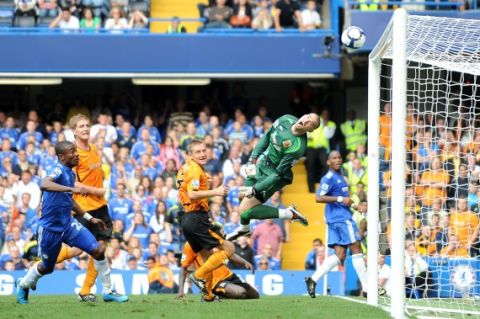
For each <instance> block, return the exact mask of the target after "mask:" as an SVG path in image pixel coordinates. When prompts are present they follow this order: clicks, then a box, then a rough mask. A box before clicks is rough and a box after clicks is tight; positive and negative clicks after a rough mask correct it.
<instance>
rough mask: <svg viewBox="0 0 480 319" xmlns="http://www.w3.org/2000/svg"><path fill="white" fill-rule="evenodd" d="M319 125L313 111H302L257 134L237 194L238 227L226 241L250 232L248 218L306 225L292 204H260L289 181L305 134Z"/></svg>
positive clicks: (300, 152) (299, 155)
mask: <svg viewBox="0 0 480 319" xmlns="http://www.w3.org/2000/svg"><path fill="white" fill-rule="evenodd" d="M319 126H320V118H319V117H318V115H317V114H315V113H310V114H305V115H303V116H302V117H300V118H299V119H298V118H296V117H295V116H293V115H284V116H282V117H280V118H279V119H277V120H276V121H275V122H274V123H273V125H272V127H271V128H270V129H269V130H268V131H267V132H266V133H265V134H264V135H263V136H262V137H260V139H259V141H258V142H257V145H256V146H255V148H254V150H253V152H252V155H251V156H250V160H249V163H248V164H247V165H246V166H245V175H247V179H246V181H245V186H242V187H241V188H240V196H243V199H242V201H241V203H240V208H239V209H240V212H241V215H240V217H241V226H240V228H238V229H237V230H236V231H235V232H233V233H232V234H231V235H230V236H229V237H228V240H234V239H236V238H238V237H240V236H248V235H250V220H251V219H270V218H282V219H291V220H293V221H298V222H300V223H301V224H303V225H305V226H307V225H308V221H307V219H306V218H305V217H304V216H303V215H302V214H300V212H299V211H298V210H296V209H295V207H294V206H293V205H292V206H290V207H288V208H286V209H278V208H274V207H270V206H267V205H262V203H264V202H265V201H267V200H268V199H269V198H270V196H272V195H273V193H275V192H276V191H279V190H281V189H282V188H283V187H284V186H286V185H289V184H291V183H292V180H293V173H292V167H293V166H294V165H295V163H296V162H297V161H298V160H299V159H300V158H301V157H302V156H303V154H304V153H305V148H306V143H307V134H306V133H307V132H312V131H314V130H315V129H316V128H318V127H319Z"/></svg>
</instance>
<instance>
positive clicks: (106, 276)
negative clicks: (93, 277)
mask: <svg viewBox="0 0 480 319" xmlns="http://www.w3.org/2000/svg"><path fill="white" fill-rule="evenodd" d="M93 264H94V265H95V269H96V270H97V272H98V275H99V276H100V281H101V282H102V293H104V294H109V293H110V292H112V280H111V278H110V267H109V266H108V262H107V258H105V259H103V260H96V259H94V261H93Z"/></svg>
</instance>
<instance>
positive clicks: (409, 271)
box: [405, 241, 430, 298]
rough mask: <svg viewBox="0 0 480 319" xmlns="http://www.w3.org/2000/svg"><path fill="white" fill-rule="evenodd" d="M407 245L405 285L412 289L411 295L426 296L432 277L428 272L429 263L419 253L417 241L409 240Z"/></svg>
mask: <svg viewBox="0 0 480 319" xmlns="http://www.w3.org/2000/svg"><path fill="white" fill-rule="evenodd" d="M405 246H406V247H407V250H406V252H405V277H406V278H405V285H406V288H408V289H410V290H411V293H410V296H413V295H417V292H418V296H416V297H419V298H421V297H426V294H427V292H428V286H429V282H430V279H429V278H428V277H429V274H428V264H427V262H426V261H425V259H423V258H422V257H421V256H420V255H419V254H417V250H416V247H415V243H414V242H412V241H408V242H407V243H406V244H405Z"/></svg>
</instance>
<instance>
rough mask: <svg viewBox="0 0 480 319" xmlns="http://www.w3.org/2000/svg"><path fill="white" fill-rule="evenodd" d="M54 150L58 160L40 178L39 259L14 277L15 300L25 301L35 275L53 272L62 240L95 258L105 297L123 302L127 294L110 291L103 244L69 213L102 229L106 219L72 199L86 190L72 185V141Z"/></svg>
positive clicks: (74, 156) (74, 154) (74, 158)
mask: <svg viewBox="0 0 480 319" xmlns="http://www.w3.org/2000/svg"><path fill="white" fill-rule="evenodd" d="M55 152H56V154H57V156H58V160H59V162H60V163H58V164H57V165H55V166H54V167H53V168H52V169H51V170H50V171H49V172H48V174H47V177H45V178H44V179H43V180H42V184H41V189H42V191H43V192H44V193H43V199H42V215H41V217H40V219H39V227H38V246H39V250H38V254H39V256H40V257H41V259H42V260H41V261H40V262H39V263H36V264H34V265H32V267H31V268H30V269H29V271H28V273H27V275H26V276H25V277H23V278H22V277H21V278H18V279H17V282H16V283H17V302H18V303H20V304H27V303H28V294H29V289H30V288H32V290H35V289H36V284H37V281H38V279H40V277H42V276H43V275H47V274H50V273H52V272H53V269H54V267H55V262H56V260H57V257H58V254H59V252H60V249H61V248H62V243H66V244H67V245H69V246H73V247H77V248H80V249H81V250H83V251H85V252H87V253H88V254H90V255H91V256H92V257H93V258H94V259H95V261H94V265H95V269H96V271H97V272H98V274H99V275H100V279H101V282H102V286H103V292H102V293H103V299H104V300H105V301H116V302H125V301H128V297H127V296H124V295H119V294H117V293H115V292H114V291H112V282H111V279H110V267H109V265H108V262H107V259H106V258H105V245H101V244H100V243H98V242H97V240H96V239H95V237H93V235H92V233H90V232H89V231H88V230H87V229H86V228H85V227H84V226H82V224H80V223H79V222H78V221H77V220H76V219H74V218H73V217H72V214H71V211H72V210H73V211H74V212H75V213H76V214H78V215H80V216H82V217H83V218H85V219H86V220H88V221H89V222H90V223H91V224H94V225H97V226H98V227H100V228H101V229H105V228H106V225H105V223H104V222H103V221H102V220H100V219H97V218H93V217H92V216H91V215H89V214H88V213H85V211H84V210H83V209H81V208H80V206H79V205H78V204H77V203H76V202H75V201H74V200H73V199H72V196H73V193H75V194H86V189H84V188H82V187H75V186H74V185H75V173H73V171H72V168H73V167H74V166H76V165H78V160H79V156H78V153H77V148H76V146H75V144H73V143H71V142H67V141H63V142H60V143H58V144H57V145H56V146H55Z"/></svg>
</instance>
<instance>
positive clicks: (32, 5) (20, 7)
mask: <svg viewBox="0 0 480 319" xmlns="http://www.w3.org/2000/svg"><path fill="white" fill-rule="evenodd" d="M14 4H15V17H18V16H33V17H36V16H37V0H15V1H14Z"/></svg>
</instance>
